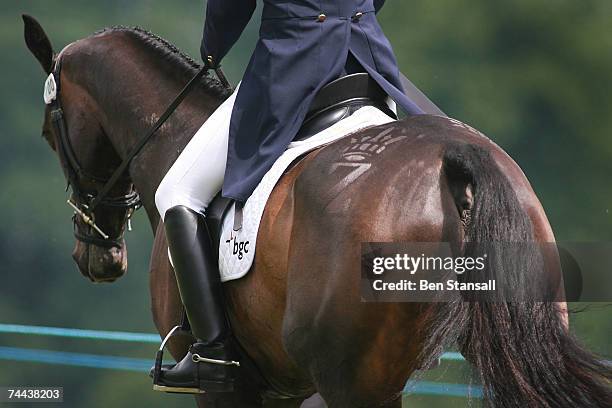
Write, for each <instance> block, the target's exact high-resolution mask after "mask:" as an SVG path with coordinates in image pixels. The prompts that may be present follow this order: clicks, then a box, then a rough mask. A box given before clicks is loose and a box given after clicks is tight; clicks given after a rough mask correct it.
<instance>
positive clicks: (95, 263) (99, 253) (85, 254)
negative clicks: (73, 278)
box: [72, 240, 127, 282]
mask: <svg viewBox="0 0 612 408" xmlns="http://www.w3.org/2000/svg"><path fill="white" fill-rule="evenodd" d="M72 258H73V259H74V261H75V262H76V263H77V266H78V267H79V270H80V271H81V274H82V275H83V276H85V277H86V278H89V279H90V280H91V281H92V282H114V281H115V280H117V279H118V278H120V277H122V276H123V275H125V273H126V272H127V248H126V244H125V241H123V240H122V241H121V246H120V247H111V248H106V247H101V246H97V245H93V244H86V243H83V242H80V241H77V243H76V245H75V247H74V251H73V252H72Z"/></svg>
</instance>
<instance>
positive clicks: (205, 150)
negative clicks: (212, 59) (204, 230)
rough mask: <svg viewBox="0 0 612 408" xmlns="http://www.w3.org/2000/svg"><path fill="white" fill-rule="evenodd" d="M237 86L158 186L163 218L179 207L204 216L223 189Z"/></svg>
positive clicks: (158, 208)
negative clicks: (173, 208)
mask: <svg viewBox="0 0 612 408" xmlns="http://www.w3.org/2000/svg"><path fill="white" fill-rule="evenodd" d="M239 86H240V85H239ZM239 86H238V87H239ZM238 87H237V88H236V90H235V91H234V93H233V94H232V95H231V96H230V97H229V98H228V99H227V100H226V101H225V102H223V103H222V104H221V106H219V107H218V108H217V110H215V111H214V112H213V114H212V115H211V116H210V117H209V118H208V120H207V121H206V122H204V124H203V125H202V127H200V129H199V130H198V131H197V133H196V134H195V136H193V138H192V139H191V141H189V143H188V144H187V146H185V149H184V150H183V151H182V152H181V154H180V155H179V157H178V158H177V159H176V161H175V162H174V164H173V165H172V167H171V168H170V170H168V173H166V175H165V176H164V179H163V180H162V181H161V183H160V184H159V186H158V187H157V191H156V192H155V205H156V206H157V211H158V212H159V215H160V216H161V217H162V219H163V218H164V216H165V214H166V211H167V210H168V209H170V208H172V207H174V206H176V205H184V206H186V207H188V208H190V209H192V210H194V211H196V212H199V213H200V214H204V211H205V210H206V207H208V204H210V202H211V201H212V199H213V198H214V197H215V195H216V194H217V193H218V192H219V191H220V190H221V186H222V185H223V176H224V174H225V163H226V160H227V142H228V138H229V126H230V119H231V117H232V110H233V108H234V101H235V100H236V94H237V93H238Z"/></svg>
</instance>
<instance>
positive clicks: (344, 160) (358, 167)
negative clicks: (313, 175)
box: [325, 127, 408, 212]
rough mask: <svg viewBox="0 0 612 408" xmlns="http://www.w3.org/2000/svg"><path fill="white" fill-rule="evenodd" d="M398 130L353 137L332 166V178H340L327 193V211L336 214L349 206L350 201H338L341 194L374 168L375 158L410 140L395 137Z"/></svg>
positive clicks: (330, 173) (388, 129) (403, 136)
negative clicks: (402, 141) (392, 146)
mask: <svg viewBox="0 0 612 408" xmlns="http://www.w3.org/2000/svg"><path fill="white" fill-rule="evenodd" d="M396 130H397V129H396V128H395V127H389V128H387V129H385V130H383V131H382V132H380V133H379V134H377V135H375V136H372V135H363V136H356V137H351V139H350V141H349V144H348V146H346V147H345V148H344V149H342V156H341V157H340V159H339V160H338V161H337V162H335V163H334V164H333V165H332V166H331V169H330V172H329V175H330V177H331V178H333V179H336V178H338V179H339V181H338V182H337V183H336V184H334V186H333V187H332V188H331V189H329V190H328V191H327V193H326V199H325V202H327V205H326V210H328V211H331V212H335V211H339V210H341V209H342V208H343V207H344V206H345V205H348V203H349V201H348V199H344V200H338V197H339V196H340V193H341V192H342V191H343V190H345V189H346V188H347V187H348V186H349V185H351V184H352V183H353V182H354V181H355V180H357V179H358V178H359V177H361V176H362V175H363V174H364V173H366V172H367V171H368V170H369V169H370V168H371V167H372V164H373V158H375V157H376V156H377V155H379V154H381V153H382V152H384V151H385V150H386V149H387V148H389V146H391V145H392V144H394V143H397V142H399V141H401V140H404V139H407V138H408V136H405V135H397V134H396V135H393V134H392V133H393V131H396Z"/></svg>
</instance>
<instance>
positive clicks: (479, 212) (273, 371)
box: [24, 16, 612, 407]
mask: <svg viewBox="0 0 612 408" xmlns="http://www.w3.org/2000/svg"><path fill="white" fill-rule="evenodd" d="M24 21H25V37H26V42H27V44H28V47H29V49H30V50H31V52H32V53H33V54H34V55H35V57H36V58H37V59H38V61H39V62H40V63H41V64H42V66H43V68H44V70H45V72H46V73H47V74H48V73H50V72H51V71H52V69H53V66H54V64H55V63H56V61H57V60H59V59H61V61H62V64H63V65H62V66H63V69H62V73H61V83H62V87H61V90H60V95H59V98H61V101H62V104H63V107H64V113H65V117H66V121H67V130H68V135H69V137H70V139H71V143H72V145H73V146H74V151H75V155H76V156H77V157H78V159H79V160H80V162H81V164H82V166H83V167H84V168H86V169H87V170H88V171H89V172H90V173H94V174H96V175H98V176H99V178H104V177H105V176H106V177H108V175H109V174H110V173H111V172H112V170H114V169H115V168H116V167H117V165H118V163H119V162H120V160H121V159H122V158H123V157H125V155H126V154H127V152H128V151H129V149H130V148H131V147H132V146H133V145H134V144H135V143H136V142H137V139H138V138H139V137H140V135H142V134H144V133H145V132H146V130H147V129H148V128H149V127H150V126H151V124H152V123H153V122H155V121H156V120H157V118H158V115H159V114H160V113H161V112H162V111H163V110H164V108H165V106H166V105H167V104H168V103H169V101H171V100H172V99H173V98H174V96H175V95H176V94H177V93H178V91H179V90H180V89H181V88H182V86H183V85H184V84H185V83H186V82H187V80H188V79H189V78H190V77H192V76H193V75H194V73H195V72H196V70H197V68H198V66H197V64H196V63H195V62H194V61H192V60H191V59H189V58H188V57H186V56H184V55H183V54H181V53H180V52H179V51H178V50H177V49H176V48H174V47H173V46H171V45H170V44H168V43H167V42H165V41H164V40H162V39H160V38H158V37H157V36H155V35H152V34H150V33H147V32H145V31H143V30H140V29H126V28H114V29H106V30H103V31H101V32H99V33H96V34H94V35H93V36H90V37H87V38H85V39H82V40H79V41H77V42H75V43H72V44H70V45H68V46H67V47H65V48H64V49H63V50H62V51H61V52H60V53H59V54H55V53H54V52H53V49H52V47H51V44H50V42H49V40H48V37H47V35H46V34H45V33H44V31H43V29H42V28H41V27H40V25H39V24H38V23H37V22H36V21H35V20H34V19H32V18H31V17H27V16H24ZM41 85H42V81H41ZM227 96H228V95H227V92H226V91H224V90H223V89H222V88H221V87H220V86H219V84H218V83H217V82H216V81H214V80H212V79H210V78H205V79H204V80H202V83H201V86H200V87H199V88H198V89H196V90H195V91H193V92H192V94H190V96H189V97H188V98H187V99H186V100H185V101H184V102H183V104H182V105H181V106H180V107H179V108H178V110H177V111H176V112H175V113H174V115H172V116H171V117H170V119H169V120H168V121H167V122H166V123H165V124H164V125H163V126H162V128H161V129H160V130H159V133H158V134H157V135H156V137H155V138H154V139H153V140H152V141H151V142H150V143H149V144H148V145H147V146H146V147H145V149H144V150H143V151H142V152H141V153H140V154H139V155H138V156H137V157H136V158H135V160H134V161H133V162H132V164H131V166H130V167H129V180H125V182H124V183H123V184H121V185H119V186H117V191H116V193H118V194H121V193H125V191H129V189H130V188H131V184H132V183H133V185H134V186H135V189H136V190H137V191H138V193H139V194H140V197H141V199H142V204H143V206H144V208H145V210H146V212H147V214H148V217H149V221H150V224H151V228H152V230H153V232H154V233H155V244H154V247H153V251H152V257H151V267H150V272H151V274H150V286H151V297H152V310H153V317H154V320H155V324H156V325H157V328H158V330H159V332H160V334H161V335H162V336H163V335H165V334H166V333H167V332H168V331H169V330H170V328H171V327H173V326H174V325H176V324H179V323H180V320H181V317H182V312H181V304H180V299H179V295H178V291H177V288H176V283H175V278H174V275H173V272H172V269H171V268H170V265H169V262H168V259H167V251H166V248H167V247H166V242H165V238H164V234H163V232H162V231H163V229H162V228H161V227H160V219H159V216H158V214H157V210H156V208H155V204H154V193H155V190H156V187H157V185H158V184H159V182H160V181H161V179H162V177H163V175H164V174H165V172H166V171H167V170H168V168H169V167H170V165H171V164H172V163H173V161H174V160H175V159H176V157H177V156H178V154H179V152H180V151H181V149H182V148H183V147H184V146H185V144H186V143H187V142H188V140H189V138H190V137H191V136H192V135H193V134H195V132H196V130H197V129H198V128H199V126H200V125H201V124H202V123H203V121H204V120H206V118H207V117H208V116H209V115H210V114H211V112H213V111H214V109H215V108H216V107H217V106H218V105H219V104H220V103H221V101H222V100H223V99H224V98H226V97H227ZM43 134H44V136H45V138H46V139H47V141H48V142H49V143H50V145H51V146H52V147H56V146H57V137H58V136H57V134H56V132H55V131H54V129H53V128H52V127H51V125H50V112H49V108H47V110H46V112H45V122H44V126H43ZM60 161H61V160H60ZM62 165H64V164H63V163H62ZM79 182H80V183H82V184H83V186H82V188H83V189H89V190H91V191H94V192H95V191H97V189H99V188H100V182H99V181H96V180H93V179H91V180H90V179H85V178H83V179H82V180H79ZM125 211H126V210H125V209H117V208H100V209H99V210H96V213H95V216H96V220H97V221H98V222H99V224H100V225H101V226H102V228H103V229H105V230H106V231H107V233H109V235H111V236H112V237H118V241H119V242H118V245H114V246H113V247H111V248H108V247H103V246H98V245H95V244H90V243H83V242H77V244H76V247H75V250H74V253H73V257H74V258H75V260H76V262H77V264H78V266H79V269H80V270H81V273H82V274H83V275H85V276H86V277H88V278H89V279H91V280H93V281H113V280H115V279H117V278H118V277H120V276H121V275H122V274H123V273H125V271H126V267H127V261H126V260H127V253H126V248H125V245H124V243H123V240H122V239H121V238H120V237H121V234H122V230H123V228H124V226H123V224H124V221H125V215H126V214H125ZM77 227H78V228H79V229H83V228H85V226H84V225H77ZM476 240H483V241H486V240H489V241H517V242H524V241H529V242H554V236H553V232H552V229H551V227H550V225H549V223H548V221H547V218H546V215H545V214H544V210H543V208H542V206H541V204H540V203H539V201H538V199H537V197H536V195H535V194H534V192H533V190H532V188H531V186H530V185H529V182H528V181H527V179H526V178H525V175H524V174H523V172H522V171H521V169H520V168H519V167H518V165H517V164H516V163H515V162H514V161H513V160H512V159H511V158H510V157H509V156H508V155H507V154H506V153H504V152H503V151H502V150H501V149H500V148H499V147H498V146H497V145H495V144H494V143H493V142H492V141H491V140H489V139H488V138H486V137H485V136H483V135H482V134H480V133H479V132H478V131H476V130H474V129H472V128H470V127H469V126H466V125H464V124H463V123H461V122H458V121H455V120H452V119H448V118H443V117H436V116H427V115H424V116H418V117H411V118H408V119H406V120H403V121H398V122H394V123H391V124H388V125H384V126H379V127H373V128H369V129H365V130H363V131H360V132H358V133H355V134H353V135H351V136H350V137H347V138H344V139H342V140H340V141H338V142H336V143H333V144H331V145H329V146H326V147H324V148H322V149H319V150H317V151H315V152H312V153H310V154H308V155H307V156H306V157H304V158H302V159H301V160H300V161H299V162H298V163H297V164H295V165H294V166H293V167H292V168H291V170H290V171H288V172H287V174H286V175H285V176H284V177H283V178H282V179H281V181H280V182H279V183H278V185H277V186H276V188H275V190H274V192H273V193H272V195H271V198H270V200H269V203H268V204H267V207H266V210H265V213H264V217H263V220H262V222H261V227H260V230H259V236H258V248H257V254H256V259H255V263H254V266H253V268H252V270H251V271H250V272H249V274H248V275H247V276H246V277H244V278H242V279H239V280H236V281H232V282H229V283H226V284H225V290H226V296H227V300H228V313H229V318H230V320H231V323H232V326H233V330H234V332H235V337H236V339H237V342H238V343H239V345H240V347H241V349H242V353H243V358H242V361H243V362H244V364H243V367H242V368H241V369H240V373H239V385H238V390H237V391H236V392H235V393H233V394H229V395H215V394H204V395H203V396H200V397H199V401H198V402H199V404H200V405H201V406H205V407H261V406H266V407H299V406H300V404H302V402H303V401H304V399H305V398H307V397H309V396H310V395H312V394H313V393H315V392H318V393H320V395H321V396H322V397H323V399H324V400H325V401H326V403H327V405H328V406H330V407H399V406H401V394H402V389H403V388H404V384H405V383H406V380H407V379H408V378H410V377H411V375H413V373H415V371H417V370H418V369H419V368H421V367H426V366H428V365H429V364H430V362H431V361H433V360H434V359H435V358H436V357H437V356H438V355H439V354H440V353H441V352H442V350H443V348H444V347H445V346H446V345H448V344H450V343H453V342H458V344H459V346H460V348H461V350H462V352H463V354H464V355H465V356H466V358H467V360H468V361H469V362H470V363H471V364H472V365H473V366H474V367H475V369H476V371H477V373H478V374H479V377H480V379H481V381H482V382H483V385H484V390H485V399H486V401H487V403H488V405H490V406H495V407H570V406H571V407H587V406H588V407H591V406H601V407H604V406H610V404H611V402H612V401H611V395H610V388H609V381H610V368H609V367H607V366H605V365H602V364H600V363H598V361H597V359H596V358H595V357H594V356H592V355H591V354H590V353H589V352H587V351H586V350H584V349H583V348H581V346H579V345H578V344H577V342H576V341H575V340H574V338H573V337H572V335H571V334H570V333H569V332H568V331H567V330H566V325H565V319H566V312H565V309H564V307H563V306H562V305H560V304H556V303H550V302H548V303H534V302H532V303H521V304H515V303H477V302H465V301H464V300H463V299H460V298H459V299H455V300H454V301H450V302H445V303H362V302H361V301H360V291H359V286H360V259H361V254H360V243H361V242H412V241H414V242H453V243H457V244H459V245H462V243H464V242H473V241H476ZM553 261H554V260H553ZM527 262H528V260H527V259H526V258H525V259H516V260H515V262H513V263H512V264H510V265H508V266H507V267H505V268H504V271H503V272H504V273H505V274H509V275H510V276H513V277H516V278H517V279H519V278H520V277H521V276H522V275H521V274H522V271H525V270H527V269H528V267H529V265H527V264H526V263H527ZM189 341H190V340H189V339H181V338H179V337H177V338H174V339H173V340H172V341H171V343H170V351H171V353H172V354H173V356H174V357H175V358H176V359H180V358H181V357H182V356H183V355H184V353H185V352H186V348H187V345H188V344H189Z"/></svg>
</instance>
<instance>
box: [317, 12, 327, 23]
mask: <svg viewBox="0 0 612 408" xmlns="http://www.w3.org/2000/svg"><path fill="white" fill-rule="evenodd" d="M326 19H327V16H326V15H325V14H323V13H321V14H319V17H317V21H318V22H319V23H322V22H324V21H325V20H326Z"/></svg>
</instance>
